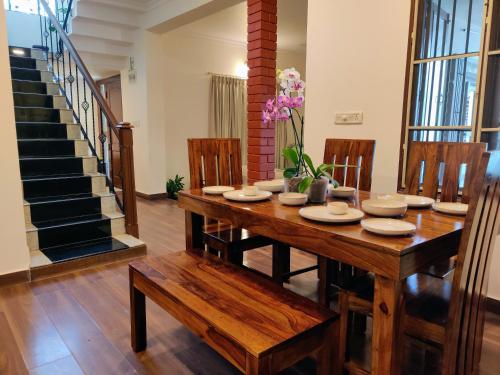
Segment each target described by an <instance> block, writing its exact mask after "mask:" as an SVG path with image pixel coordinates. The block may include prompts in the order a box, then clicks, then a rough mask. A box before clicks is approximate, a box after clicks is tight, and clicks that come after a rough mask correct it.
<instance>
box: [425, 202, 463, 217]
mask: <svg viewBox="0 0 500 375" xmlns="http://www.w3.org/2000/svg"><path fill="white" fill-rule="evenodd" d="M432 208H433V209H434V210H436V211H437V212H442V213H444V214H452V215H462V216H463V215H467V210H468V209H469V205H467V204H465V203H457V202H436V203H434V204H433V205H432Z"/></svg>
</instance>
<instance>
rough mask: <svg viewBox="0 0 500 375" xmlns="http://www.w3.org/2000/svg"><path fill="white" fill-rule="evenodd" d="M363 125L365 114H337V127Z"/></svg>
mask: <svg viewBox="0 0 500 375" xmlns="http://www.w3.org/2000/svg"><path fill="white" fill-rule="evenodd" d="M362 123H363V112H344V113H336V114H335V124H337V125H359V124H362Z"/></svg>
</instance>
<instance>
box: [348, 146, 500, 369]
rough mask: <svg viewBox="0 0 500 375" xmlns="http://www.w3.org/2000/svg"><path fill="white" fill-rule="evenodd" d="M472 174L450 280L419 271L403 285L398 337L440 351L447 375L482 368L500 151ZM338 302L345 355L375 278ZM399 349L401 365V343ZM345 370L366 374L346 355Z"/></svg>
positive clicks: (368, 305) (499, 197)
mask: <svg viewBox="0 0 500 375" xmlns="http://www.w3.org/2000/svg"><path fill="white" fill-rule="evenodd" d="M488 160H489V162H488ZM473 175H474V177H473V178H472V179H471V180H470V184H469V187H468V194H469V200H468V202H469V209H468V213H467V216H466V219H465V223H464V228H463V232H462V236H461V240H460V245H459V249H458V255H457V267H456V269H455V272H454V273H453V277H452V279H451V280H450V278H445V279H440V278H435V277H431V276H429V275H424V274H417V275H413V276H411V277H410V278H408V280H407V281H406V283H405V293H404V301H403V303H402V306H403V311H402V315H401V319H400V324H401V326H400V327H401V328H400V333H401V334H400V335H399V337H400V338H411V339H413V340H414V341H415V340H416V341H417V342H421V343H422V345H423V347H424V348H425V349H427V350H429V348H435V349H436V350H439V351H440V352H441V353H442V356H443V357H442V370H441V374H443V375H455V374H478V372H479V362H480V356H481V346H482V335H483V328H484V319H485V304H486V299H487V289H488V279H489V277H488V276H489V269H490V261H491V255H492V253H493V249H494V242H495V239H496V237H497V236H498V234H499V230H500V152H494V153H491V155H490V154H489V153H483V154H482V156H481V158H480V161H479V163H478V167H477V169H476V170H475V171H474V174H473ZM339 306H340V314H341V322H340V325H341V346H342V347H341V350H342V351H343V352H344V353H346V345H347V344H346V343H347V336H348V329H349V325H350V324H349V314H350V312H352V311H355V312H357V313H360V312H362V313H364V314H367V315H371V314H372V310H373V307H374V306H373V278H372V277H370V275H365V276H363V277H362V278H358V279H356V280H355V282H354V283H353V284H352V285H351V286H350V287H348V288H346V289H344V290H343V291H341V293H340V299H339ZM398 347H399V348H400V349H401V353H399V354H400V355H399V364H400V365H402V364H403V354H404V353H403V350H402V349H403V347H404V345H403V342H401V343H400V344H399V345H398ZM343 358H346V357H345V356H344V357H343ZM344 368H346V369H347V370H348V371H349V372H350V373H353V374H357V373H368V372H367V371H366V369H361V368H360V366H359V364H357V363H355V362H354V361H352V360H348V359H346V362H345V363H344Z"/></svg>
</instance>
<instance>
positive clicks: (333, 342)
mask: <svg viewBox="0 0 500 375" xmlns="http://www.w3.org/2000/svg"><path fill="white" fill-rule="evenodd" d="M339 338H340V324H339V321H336V322H335V323H333V324H332V325H331V326H330V327H329V328H328V331H327V333H326V335H325V342H324V344H323V346H322V347H321V348H320V349H319V350H318V351H317V353H316V355H315V359H316V375H331V374H333V375H342V374H343V362H342V361H339V359H340V355H341V353H340V351H339V349H340V348H339Z"/></svg>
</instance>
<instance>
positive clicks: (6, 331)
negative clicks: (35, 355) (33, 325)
mask: <svg viewBox="0 0 500 375" xmlns="http://www.w3.org/2000/svg"><path fill="white" fill-rule="evenodd" d="M0 332H1V333H2V338H1V339H0V374H19V375H23V374H28V369H27V368H26V365H25V364H24V361H23V357H22V355H21V352H20V350H19V348H18V347H17V344H16V339H15V338H14V335H13V334H12V331H11V329H10V326H9V322H8V321H7V318H6V317H5V314H4V313H3V312H0Z"/></svg>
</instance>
